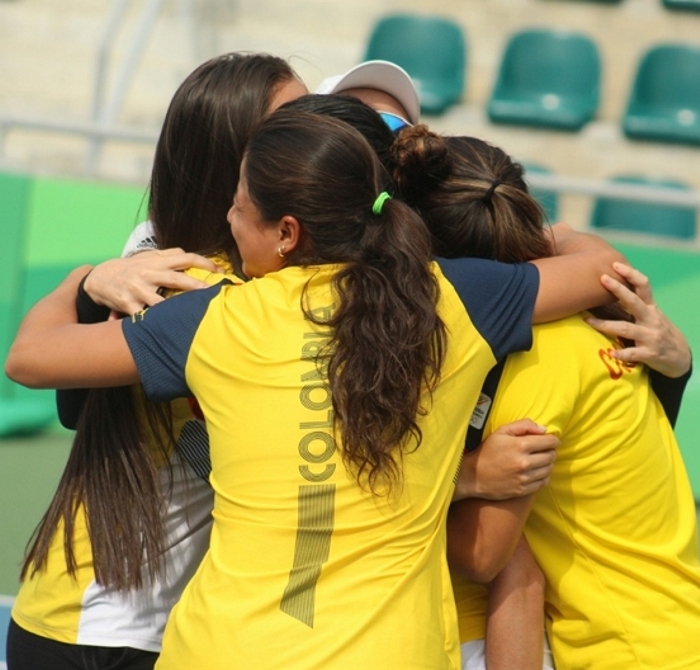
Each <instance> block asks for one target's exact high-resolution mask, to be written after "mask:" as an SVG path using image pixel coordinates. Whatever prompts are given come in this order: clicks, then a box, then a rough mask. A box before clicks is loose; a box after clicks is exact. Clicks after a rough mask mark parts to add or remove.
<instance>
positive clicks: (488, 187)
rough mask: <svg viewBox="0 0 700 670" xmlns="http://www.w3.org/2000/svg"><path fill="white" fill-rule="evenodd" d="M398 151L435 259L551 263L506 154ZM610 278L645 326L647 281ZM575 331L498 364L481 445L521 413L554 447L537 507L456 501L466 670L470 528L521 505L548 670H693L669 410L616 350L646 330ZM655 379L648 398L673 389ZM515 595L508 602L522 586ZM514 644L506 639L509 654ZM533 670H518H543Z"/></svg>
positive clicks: (453, 541)
mask: <svg viewBox="0 0 700 670" xmlns="http://www.w3.org/2000/svg"><path fill="white" fill-rule="evenodd" d="M401 144H402V148H403V150H404V151H406V152H407V156H408V155H410V158H406V159H405V164H410V167H409V168H408V169H404V171H403V174H402V175H401V169H399V171H398V173H399V174H400V175H401V178H400V179H399V183H400V185H401V186H402V192H403V194H404V196H405V197H406V198H407V200H408V201H409V202H411V203H412V204H414V205H415V206H417V207H419V208H420V210H421V212H422V213H423V215H424V217H425V219H426V222H427V223H428V226H429V228H430V230H431V233H432V235H433V237H434V239H435V241H436V245H437V251H438V253H439V254H443V255H446V256H450V257H455V256H463V255H467V254H469V255H479V256H482V257H485V258H495V259H499V260H508V261H510V262H525V261H529V260H531V259H532V258H536V257H539V256H541V255H542V254H543V253H547V252H548V248H549V245H548V243H547V240H546V238H545V234H544V231H543V222H542V214H541V210H540V208H539V207H538V206H537V203H536V202H535V201H534V199H533V198H532V197H530V196H529V195H528V194H527V188H526V186H525V182H524V181H523V178H522V175H523V171H522V168H521V167H520V166H519V165H517V164H514V163H513V162H512V161H511V160H510V158H509V157H508V156H507V155H506V154H505V153H504V152H503V151H502V150H500V149H498V148H496V147H493V146H491V145H489V144H487V143H485V142H483V141H481V140H478V139H476V138H469V137H459V138H444V139H443V138H438V137H437V136H435V135H432V134H430V133H428V132H427V131H426V129H424V128H423V129H415V131H412V133H411V132H407V133H406V134H405V135H404V136H403V137H402V142H401ZM417 156H418V157H419V158H416V157H417ZM401 160H402V159H401V158H399V162H401ZM426 177H427V178H426ZM618 270H619V271H620V272H621V273H623V274H624V276H625V277H626V278H627V279H629V280H630V281H631V283H632V285H636V286H637V287H639V291H640V294H641V295H642V297H643V298H644V299H645V300H640V299H639V298H638V297H637V296H635V295H633V294H631V293H630V292H629V291H628V290H627V289H624V288H623V287H621V286H620V285H616V284H615V283H614V282H611V281H610V278H605V279H604V281H605V282H606V285H608V286H609V287H610V288H615V290H616V291H618V292H619V295H620V296H621V297H622V298H623V299H624V301H625V302H626V304H627V305H628V306H629V307H630V308H631V309H632V310H633V311H635V312H636V313H637V314H638V315H640V316H641V317H642V319H643V320H649V319H651V320H653V319H654V318H656V317H655V311H654V307H653V305H647V304H645V301H646V302H651V295H650V293H649V290H648V284H647V283H646V280H645V278H644V277H643V276H641V275H639V273H635V272H634V271H631V270H629V269H625V268H624V267H622V266H620V267H619V268H618ZM586 321H589V322H591V319H586V317H585V315H578V316H574V317H571V318H569V319H566V320H563V321H560V322H556V323H552V324H548V325H545V326H538V327H536V328H535V330H534V345H533V348H532V350H531V351H529V352H526V353H519V354H514V355H512V356H510V357H509V358H508V360H507V362H506V366H505V369H504V372H503V377H502V379H501V382H500V384H499V386H498V391H497V392H496V395H495V397H494V398H493V406H492V408H491V412H490V415H489V417H488V420H487V424H486V430H485V433H484V434H485V435H488V434H489V432H490V431H491V430H493V428H494V427H495V426H498V425H501V424H502V423H505V422H509V421H512V420H513V419H514V418H517V417H519V416H524V415H525V416H528V417H530V418H532V419H533V420H535V421H537V422H539V423H542V424H543V425H546V426H547V427H548V429H549V430H551V431H553V432H554V433H555V434H556V435H557V436H559V437H560V439H561V444H560V446H559V447H558V449H557V454H558V455H557V460H556V462H555V465H554V470H553V472H552V475H551V479H550V483H549V485H548V486H546V487H545V488H543V489H542V490H541V491H540V492H539V493H538V494H537V495H536V496H535V497H534V499H532V498H530V499H528V498H523V499H519V500H514V501H506V502H503V503H484V504H483V506H482V508H481V509H478V507H475V506H473V505H472V506H471V507H469V508H467V507H465V506H464V505H463V504H462V503H456V504H455V505H454V506H453V509H452V511H451V514H450V521H449V524H448V529H449V546H450V557H451V558H452V560H453V565H454V567H455V571H454V572H453V581H454V584H455V590H456V596H457V604H458V610H459V614H460V627H461V630H462V642H463V643H465V646H464V649H465V657H464V659H463V663H464V665H463V667H464V668H472V667H479V666H478V665H474V664H473V657H472V655H471V652H472V650H473V649H474V645H475V641H476V638H478V637H480V635H479V632H480V631H482V632H483V630H484V621H485V617H486V600H485V598H484V589H483V587H481V586H479V585H476V584H473V583H472V584H470V583H469V582H468V581H467V580H466V577H465V576H464V574H461V573H460V569H462V568H467V572H466V574H467V575H472V576H476V577H479V578H480V579H484V578H489V577H490V574H489V572H490V570H489V569H487V570H486V571H481V570H478V569H477V570H474V566H473V561H472V560H471V555H470V553H471V548H470V543H469V542H468V541H467V538H468V536H469V529H470V528H473V527H475V526H477V527H478V526H479V525H480V524H484V525H486V526H488V525H490V524H498V523H499V519H500V518H501V517H502V516H506V517H507V518H509V519H510V518H511V517H512V516H513V515H514V514H515V515H518V516H519V517H520V518H523V519H524V518H525V515H526V514H527V512H528V510H529V509H530V507H531V506H532V511H531V512H530V515H529V519H528V521H527V524H526V525H525V537H526V538H527V541H528V543H529V545H530V547H531V548H532V551H533V553H534V557H535V559H536V560H537V563H538V564H539V566H540V568H541V569H542V571H543V572H544V576H545V578H546V588H545V612H546V623H547V631H548V634H549V639H550V641H551V644H552V650H553V654H554V663H555V666H556V668H557V669H558V670H566V669H572V670H573V669H574V668H576V669H581V668H595V669H596V670H606V669H610V670H613V669H615V670H617V669H619V668H625V670H628V669H632V668H639V669H640V670H641V669H642V668H654V669H655V670H659V669H669V670H670V669H671V668H674V669H676V668H700V648H698V645H697V643H696V640H695V638H696V632H697V630H698V626H700V563H699V561H698V539H697V527H696V524H697V522H696V516H695V506H694V503H693V498H692V493H691V490H690V486H689V483H688V478H687V474H686V472H685V468H684V466H683V462H682V459H681V456H680V452H679V450H678V446H677V444H676V441H675V438H674V435H673V431H672V428H671V425H670V423H669V418H670V419H671V421H673V420H675V416H676V414H677V409H678V407H677V405H675V406H673V405H671V411H670V412H669V417H667V416H666V414H665V413H664V411H663V409H662V406H661V404H660V403H659V401H658V399H657V398H656V396H655V395H654V393H652V392H651V385H650V379H649V377H650V375H649V374H648V372H647V370H646V369H645V367H644V366H643V365H640V364H639V361H640V360H642V358H641V357H640V354H643V353H644V352H642V351H641V350H640V349H639V348H638V347H637V348H633V349H625V344H624V343H623V341H622V340H621V338H620V337H619V336H620V335H622V336H624V337H626V338H632V339H634V337H635V336H637V335H639V334H640V329H643V328H644V324H643V323H642V324H630V323H626V322H617V323H616V322H612V321H608V322H605V321H603V322H601V321H599V320H597V319H595V320H592V322H593V323H595V324H597V325H600V326H602V328H603V330H604V331H605V332H609V333H611V336H610V337H608V336H606V335H604V334H602V333H599V332H596V331H594V330H593V329H592V328H591V327H590V326H589V325H588V324H587V323H586ZM674 337H680V335H679V334H678V333H676V334H675V335H674ZM680 341H681V343H682V338H681V340H680ZM680 351H681V352H682V353H683V356H681V357H678V358H675V359H672V360H670V359H669V360H667V359H663V358H662V359H660V360H656V361H650V362H652V363H654V364H655V365H656V366H657V367H658V368H659V369H660V370H661V371H662V372H664V373H665V374H667V375H669V376H670V377H678V380H677V381H676V382H675V391H671V393H672V394H673V393H678V391H679V390H680V391H682V388H683V386H684V384H685V381H687V379H688V377H689V375H690V352H689V350H688V349H687V345H686V346H685V347H682V346H681V348H680ZM635 361H636V362H635ZM652 374H654V373H652ZM659 381H662V385H661V386H660V387H659V386H658V382H659ZM656 382H657V386H656V388H659V389H660V394H665V393H666V391H668V390H669V389H668V385H669V383H671V384H672V383H673V382H672V381H671V380H669V379H666V380H665V382H664V380H663V379H661V380H660V379H659V378H658V377H657V379H656ZM525 560H527V557H525ZM491 574H492V573H491ZM520 586H522V585H520ZM523 588H527V587H523ZM536 588H537V585H536V584H535V590H536ZM513 593H514V595H515V597H518V589H515V590H514V592H513ZM511 595H513V594H511ZM535 602H536V601H535ZM645 613H646V614H645ZM652 613H653V614H652ZM518 639H519V638H518V637H517V635H516V633H515V632H514V633H513V635H512V638H511V640H509V641H508V642H509V643H510V645H511V646H512V645H514V644H515V645H517V641H518ZM487 648H488V646H487ZM476 649H477V653H478V647H477V648H476ZM495 651H496V653H506V655H507V654H508V652H509V650H508V649H496V650H495ZM524 651H526V650H522V649H520V650H519V649H517V647H516V648H512V649H511V650H510V652H511V653H513V654H516V655H517V654H518V653H521V654H522V653H523V652H524ZM521 658H522V656H521ZM487 660H488V658H487ZM529 662H530V663H531V664H530V665H528V666H526V665H525V664H521V665H518V666H517V667H541V662H540V664H537V662H536V661H535V665H532V661H531V660H530V661H529ZM482 667H483V666H482ZM488 667H489V668H491V667H492V665H490V664H489V665H488ZM503 667H506V666H503ZM510 667H514V666H512V665H511V666H510Z"/></svg>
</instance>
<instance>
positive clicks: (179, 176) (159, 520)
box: [8, 53, 306, 670]
mask: <svg viewBox="0 0 700 670" xmlns="http://www.w3.org/2000/svg"><path fill="white" fill-rule="evenodd" d="M305 90H306V89H305V87H304V85H303V84H302V83H301V82H300V81H299V80H298V78H297V77H296V76H295V74H294V72H293V71H292V69H291V68H290V67H289V65H288V64H287V63H286V62H285V61H284V60H282V59H280V58H277V57H274V56H269V55H266V54H238V53H231V54H225V55H223V56H219V57H216V58H213V59H211V60H209V61H207V62H205V63H203V64H202V65H201V66H199V67H198V68H197V69H196V70H194V71H193V72H192V73H191V74H190V75H189V76H188V77H187V78H186V79H185V81H184V82H183V83H182V84H181V85H180V87H179V88H178V90H177V91H176V93H175V95H174V96H173V99H172V101H171V103H170V106H169V108H168V111H167V114H166V117H165V120H164V123H163V129H162V131H161V135H160V138H159V140H158V144H157V146H156V152H155V157H154V163H153V171H152V176H151V183H150V189H149V209H148V212H149V221H148V222H147V223H145V224H142V225H141V226H139V227H138V229H137V230H136V231H135V232H134V235H132V238H131V239H130V241H129V243H128V245H127V247H128V248H129V249H140V248H148V247H153V246H160V247H163V248H165V247H179V248H181V249H184V250H187V251H188V252H198V253H199V254H205V255H207V256H210V257H211V259H212V260H211V261H207V262H204V261H205V259H202V258H200V259H199V263H200V264H201V265H202V268H203V272H200V274H199V278H200V280H195V278H194V277H191V276H188V275H184V274H181V273H178V274H177V275H175V277H176V279H177V281H178V285H179V286H180V287H181V288H197V287H199V286H202V285H208V284H209V283H211V282H212V281H215V280H217V278H218V275H216V274H212V273H211V271H212V270H215V269H216V268H217V267H218V268H221V269H223V270H228V271H231V269H232V268H236V269H238V270H239V271H240V259H239V256H238V253H237V250H236V246H235V243H234V242H233V239H232V238H231V234H230V230H229V227H228V224H227V223H226V213H227V211H228V209H229V207H230V202H231V199H232V197H233V194H234V193H235V190H236V185H237V182H238V174H239V167H240V162H241V159H242V156H243V150H244V148H245V144H246V142H247V141H248V138H249V137H250V135H251V133H252V131H253V129H254V128H255V127H256V126H257V124H258V123H259V122H260V120H261V119H262V118H263V117H264V116H265V115H266V114H267V113H268V112H269V111H271V110H272V109H274V108H275V107H277V106H279V105H280V104H282V103H283V102H285V101H287V100H289V99H291V98H292V97H294V96H297V95H300V94H302V93H304V92H305ZM159 253H160V252H159ZM143 258H145V256H144V257H143ZM162 259H163V262H164V263H165V266H164V268H163V270H166V269H168V268H170V267H172V263H174V262H177V263H178V264H179V265H176V266H174V268H175V269H178V267H180V268H181V267H183V266H182V263H185V264H186V265H185V266H189V265H190V264H191V263H193V262H195V260H196V257H195V255H194V254H184V253H180V252H170V251H169V252H165V253H164V254H163V256H162ZM136 260H138V259H136ZM150 272H151V273H153V269H151V270H150ZM158 276H159V277H160V275H158ZM204 279H205V280H206V282H203V281H201V280H204ZM239 281H240V280H239ZM87 282H89V278H88V280H87ZM87 282H86V283H87ZM88 288H90V287H89V286H88ZM77 308H78V310H79V313H80V315H81V317H82V320H87V321H91V320H92V321H100V320H102V319H105V318H106V316H107V313H108V310H107V309H106V308H100V307H99V306H97V305H95V304H94V303H92V301H91V300H90V299H89V297H88V295H87V293H86V291H85V287H84V286H81V292H80V294H79V298H78V303H77ZM72 309H75V307H73V308H72ZM58 405H59V414H60V416H61V419H62V421H63V423H64V424H65V425H67V426H69V427H71V428H77V432H76V436H75V440H74V443H73V446H72V449H71V452H70V455H69V459H68V463H67V465H66V469H65V471H64V473H63V476H62V478H61V481H60V484H59V487H58V490H57V491H56V493H55V495H54V498H53V500H52V502H51V504H50V506H49V509H48V510H47V512H46V514H45V515H44V518H43V519H42V521H41V523H40V524H39V526H38V528H37V530H36V531H35V535H34V537H33V539H32V541H31V543H30V546H29V548H28V552H27V555H26V557H25V560H24V564H23V567H22V575H21V576H22V580H23V583H22V586H21V588H20V591H19V594H18V596H17V599H16V601H15V604H14V608H13V611H12V623H11V626H10V630H9V635H8V666H9V668H10V669H11V670H23V669H24V668H27V669H28V668H31V669H32V670H41V669H42V668H46V670H60V669H61V668H64V667H71V668H76V667H85V668H92V667H94V664H97V665H99V667H107V666H109V667H110V668H115V670H116V669H117V668H149V667H152V666H153V663H154V662H155V659H156V657H157V655H158V651H159V650H160V645H161V638H162V633H163V628H164V626H165V621H166V618H167V616H168V613H169V611H170V608H171V607H172V605H173V604H174V603H175V602H176V601H177V599H178V598H179V596H180V594H181V592H182V589H183V588H184V585H185V584H186V583H187V581H188V580H189V578H190V577H191V576H192V575H193V574H194V571H195V570H196V568H197V566H198V564H199V562H200V560H201V558H202V556H203V555H204V553H205V552H206V550H207V548H208V546H209V533H210V528H211V509H212V506H213V492H212V489H211V486H210V485H209V482H208V476H209V471H210V464H209V456H208V449H207V435H206V429H205V426H204V423H203V422H202V421H201V420H199V419H198V418H197V416H195V415H193V412H192V409H191V407H190V403H188V401H187V400H184V399H180V400H176V401H173V402H172V403H161V404H153V403H151V402H149V401H147V399H146V398H145V396H144V394H143V391H142V389H140V387H130V386H120V387H116V388H110V389H95V390H92V391H90V392H87V391H70V392H69V391H63V392H59V396H58ZM200 418H201V417H200ZM73 663H74V664H75V665H73Z"/></svg>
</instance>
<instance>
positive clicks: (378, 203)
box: [372, 191, 391, 216]
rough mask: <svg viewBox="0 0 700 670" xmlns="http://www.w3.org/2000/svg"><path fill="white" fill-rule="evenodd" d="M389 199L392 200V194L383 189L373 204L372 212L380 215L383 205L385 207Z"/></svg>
mask: <svg viewBox="0 0 700 670" xmlns="http://www.w3.org/2000/svg"><path fill="white" fill-rule="evenodd" d="M387 200H391V196H390V195H389V194H388V193H387V192H386V191H382V192H381V193H380V194H379V195H378V196H377V199H376V200H375V201H374V204H373V205H372V214H374V215H375V216H379V215H380V214H381V213H382V207H384V203H385V202H386V201H387Z"/></svg>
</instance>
